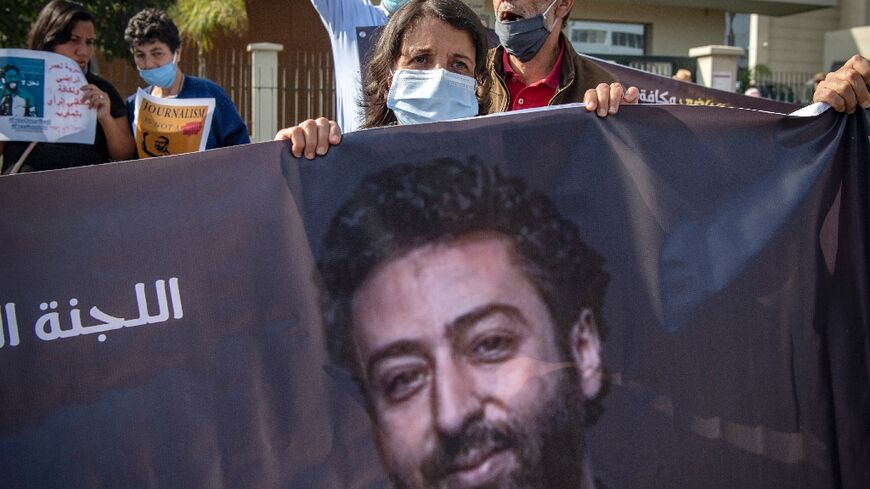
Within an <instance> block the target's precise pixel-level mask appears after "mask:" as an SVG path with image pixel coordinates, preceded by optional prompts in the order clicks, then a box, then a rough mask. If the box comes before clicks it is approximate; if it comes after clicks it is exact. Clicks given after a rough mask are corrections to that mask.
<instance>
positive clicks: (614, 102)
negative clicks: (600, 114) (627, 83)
mask: <svg viewBox="0 0 870 489" xmlns="http://www.w3.org/2000/svg"><path fill="white" fill-rule="evenodd" d="M623 96H625V89H624V88H622V84H621V83H611V84H610V107H609V108H608V109H607V112H609V113H610V114H615V113H617V112H619V104H620V103H622V97H623Z"/></svg>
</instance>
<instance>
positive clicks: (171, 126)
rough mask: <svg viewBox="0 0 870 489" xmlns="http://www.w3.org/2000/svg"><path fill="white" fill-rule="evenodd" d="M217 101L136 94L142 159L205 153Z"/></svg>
mask: <svg viewBox="0 0 870 489" xmlns="http://www.w3.org/2000/svg"><path fill="white" fill-rule="evenodd" d="M214 106H215V99H213V98H188V99H170V98H159V97H153V96H151V95H149V94H147V93H146V92H145V91H143V90H142V89H139V91H138V92H136V110H135V116H134V120H135V122H134V133H135V135H136V152H137V153H138V155H139V158H149V157H152V156H166V155H177V154H182V153H191V152H194V151H202V150H204V149H205V145H206V142H207V141H208V134H209V130H210V129H211V119H212V116H213V115H214Z"/></svg>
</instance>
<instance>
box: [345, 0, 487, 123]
mask: <svg viewBox="0 0 870 489" xmlns="http://www.w3.org/2000/svg"><path fill="white" fill-rule="evenodd" d="M425 18H435V19H438V20H441V21H444V22H446V23H447V24H450V25H451V26H453V27H455V28H456V29H459V30H461V31H465V32H467V33H468V35H469V36H470V37H471V42H472V44H474V77H475V78H476V79H477V100H478V106H479V107H480V110H481V111H483V110H484V108H485V107H488V106H489V103H488V100H489V82H488V80H489V77H488V76H487V75H486V53H487V49H488V41H487V37H486V31H485V30H484V29H483V25H482V24H481V22H480V18H478V17H477V14H475V13H474V11H473V10H471V8H470V7H469V6H468V5H466V4H465V3H463V2H462V1H461V0H410V1H409V2H408V3H406V4H405V5H403V6H402V7H400V8H399V9H398V10H396V11H395V12H394V13H393V14H392V15H390V20H389V21H388V22H387V25H386V26H385V27H384V30H383V32H382V33H381V36H380V37H379V38H378V41H377V43H376V44H375V47H374V49H372V54H371V58H370V60H369V62H368V67H367V69H366V72H365V74H364V75H363V89H362V100H360V106H361V107H362V109H363V123H362V126H361V127H362V128H369V127H382V126H387V125H390V124H393V123H395V122H396V116H395V114H393V111H392V110H390V109H389V108H387V94H388V93H389V91H390V88H389V84H388V82H389V80H390V79H391V78H392V76H393V75H392V70H393V68H394V66H395V64H396V61H398V59H399V56H400V55H401V54H402V41H403V40H404V39H405V34H406V33H407V32H408V31H409V30H411V29H413V28H414V27H416V26H417V25H418V24H419V23H420V22H421V21H422V20H423V19H425ZM480 113H483V112H480Z"/></svg>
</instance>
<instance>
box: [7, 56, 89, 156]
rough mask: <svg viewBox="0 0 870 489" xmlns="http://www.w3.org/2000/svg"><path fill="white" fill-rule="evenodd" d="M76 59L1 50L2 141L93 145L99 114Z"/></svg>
mask: <svg viewBox="0 0 870 489" xmlns="http://www.w3.org/2000/svg"><path fill="white" fill-rule="evenodd" d="M87 84H88V81H87V79H86V78H85V74H84V73H83V72H82V70H81V68H80V67H79V66H78V64H76V62H75V61H73V60H71V59H69V58H67V57H66V56H61V55H59V54H55V53H50V52H46V51H31V50H28V49H0V141H36V142H50V143H53V142H65V143H82V144H92V143H93V142H94V136H95V135H96V128H97V113H96V111H95V110H94V109H91V108H90V107H88V105H87V104H86V103H85V102H84V101H83V100H82V95H83V94H84V93H83V92H82V91H81V90H82V87H84V86H85V85H87Z"/></svg>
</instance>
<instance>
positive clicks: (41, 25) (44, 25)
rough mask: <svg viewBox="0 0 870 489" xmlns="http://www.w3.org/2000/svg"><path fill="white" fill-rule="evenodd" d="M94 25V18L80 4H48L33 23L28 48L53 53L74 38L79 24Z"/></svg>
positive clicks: (57, 1) (59, 0) (55, 0)
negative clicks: (57, 47) (56, 48)
mask: <svg viewBox="0 0 870 489" xmlns="http://www.w3.org/2000/svg"><path fill="white" fill-rule="evenodd" d="M82 21H84V22H90V23H92V24H93V23H94V16H93V15H91V13H90V12H88V11H87V10H86V9H85V7H84V6H83V5H82V4H80V3H78V2H68V1H66V0H53V1H51V2H48V3H47V4H46V5H45V7H42V10H40V11H39V16H38V17H37V18H36V21H35V22H33V26H31V28H30V33H29V34H28V35H27V48H28V49H34V50H36V51H51V50H52V49H53V48H54V47H55V46H56V45H58V44H63V43H65V42H67V41H69V40H70V38H71V37H72V30H73V28H75V25H76V23H78V22H82Z"/></svg>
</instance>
